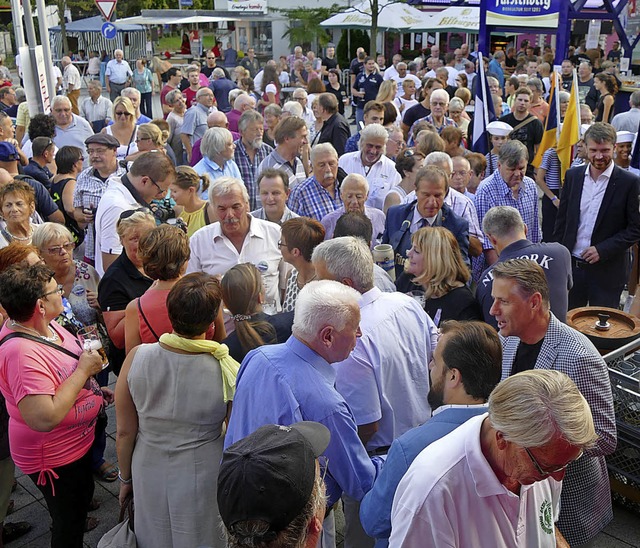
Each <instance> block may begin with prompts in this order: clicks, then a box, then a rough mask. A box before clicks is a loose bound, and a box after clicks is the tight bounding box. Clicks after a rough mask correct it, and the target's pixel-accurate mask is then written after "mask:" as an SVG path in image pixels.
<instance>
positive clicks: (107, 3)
mask: <svg viewBox="0 0 640 548" xmlns="http://www.w3.org/2000/svg"><path fill="white" fill-rule="evenodd" d="M117 3H118V0H96V6H98V9H99V10H100V13H101V14H102V17H104V18H105V21H111V16H112V15H113V12H114V10H115V9H116V4H117Z"/></svg>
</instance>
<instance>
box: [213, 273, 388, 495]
mask: <svg viewBox="0 0 640 548" xmlns="http://www.w3.org/2000/svg"><path fill="white" fill-rule="evenodd" d="M359 298H360V294H359V293H358V292H357V291H356V290H354V289H352V288H350V287H347V286H345V285H342V284H340V283H338V282H334V281H315V282H310V283H308V284H307V285H305V286H304V288H303V289H302V290H301V291H300V294H299V295H298V300H297V301H296V310H295V316H294V320H293V329H292V332H293V335H292V336H291V337H290V338H289V339H288V340H287V342H286V343H283V344H275V345H267V346H262V347H260V348H257V349H255V350H252V351H251V352H249V354H247V356H246V358H245V359H244V361H243V362H242V367H241V368H240V372H239V373H238V378H237V390H236V394H235V398H234V400H233V413H232V415H231V420H230V422H229V428H228V429H227V435H226V437H225V448H226V447H228V446H230V445H231V444H233V443H235V442H236V441H238V440H240V439H242V438H244V437H245V436H247V435H249V434H251V433H252V432H254V431H255V430H257V429H258V428H259V427H260V426H263V425H265V424H281V425H284V426H287V425H290V424H294V423H297V422H300V421H316V422H320V423H322V424H324V425H325V426H326V427H327V428H328V429H329V431H330V432H331V441H330V442H329V446H328V447H327V450H326V451H325V453H324V455H325V457H327V459H326V462H327V465H326V466H327V475H326V476H325V482H326V484H327V494H328V497H329V501H328V507H331V506H332V505H333V504H334V503H335V502H336V501H337V500H338V499H339V498H340V496H341V494H342V492H343V491H344V492H345V493H347V494H348V495H349V496H350V497H352V498H354V499H356V500H361V499H362V497H363V496H364V494H365V493H366V492H367V491H368V490H369V489H371V486H372V485H373V481H374V479H375V476H376V474H377V471H378V470H379V468H380V467H381V465H382V461H381V459H380V457H373V458H369V456H368V455H367V452H366V451H365V449H364V446H363V445H362V442H361V441H360V438H359V437H358V428H357V426H356V423H355V419H354V417H353V414H352V413H351V410H350V409H349V406H348V405H347V404H346V402H345V401H344V399H343V398H342V396H341V395H340V394H339V393H338V391H337V390H336V389H335V381H336V372H335V369H334V368H333V367H332V365H331V364H332V363H336V362H339V361H342V360H344V359H345V358H347V356H349V354H350V353H351V351H352V350H353V349H354V348H355V345H356V338H357V337H359V336H360V327H359V324H360V309H359V307H358V299H359Z"/></svg>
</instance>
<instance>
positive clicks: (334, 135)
mask: <svg viewBox="0 0 640 548" xmlns="http://www.w3.org/2000/svg"><path fill="white" fill-rule="evenodd" d="M317 101H318V106H317V107H316V118H318V119H319V120H322V129H321V130H320V132H319V133H318V134H317V136H316V137H315V138H314V140H313V142H312V145H316V144H319V143H331V144H332V145H333V148H335V149H336V152H337V153H338V156H342V155H343V154H344V147H345V145H346V144H347V139H348V138H349V137H350V136H351V129H350V128H349V122H347V119H346V118H345V117H344V116H342V114H340V113H339V112H338V100H337V99H336V96H335V95H334V94H333V93H321V94H320V95H318V99H317Z"/></svg>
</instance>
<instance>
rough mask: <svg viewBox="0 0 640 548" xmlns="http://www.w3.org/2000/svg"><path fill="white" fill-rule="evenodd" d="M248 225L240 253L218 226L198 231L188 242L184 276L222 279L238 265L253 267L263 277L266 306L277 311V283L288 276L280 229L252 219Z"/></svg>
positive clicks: (268, 222) (210, 226)
mask: <svg viewBox="0 0 640 548" xmlns="http://www.w3.org/2000/svg"><path fill="white" fill-rule="evenodd" d="M250 221H251V224H250V225H249V233H248V234H247V237H246V238H245V239H244V242H243V244H242V250H241V251H240V253H238V250H237V249H236V247H235V246H234V245H233V244H232V243H231V241H230V240H229V239H228V238H227V237H226V236H225V235H224V234H223V233H222V229H221V227H220V223H219V222H216V223H213V224H210V225H207V226H204V227H202V228H201V229H199V230H197V231H196V232H195V233H194V234H193V236H191V238H190V239H189V247H190V248H191V258H190V259H189V264H188V266H187V273H191V272H206V273H207V274H211V275H213V276H216V275H219V276H223V275H224V274H225V272H226V271H227V270H229V269H230V268H231V267H233V266H235V265H237V264H241V263H253V264H254V265H255V266H256V268H257V269H258V270H259V271H260V274H262V283H263V284H264V290H265V297H266V303H265V304H266V305H268V306H269V307H275V308H276V309H277V310H278V311H280V310H281V309H282V307H281V306H280V291H279V285H280V282H282V283H283V284H284V281H285V276H286V272H287V269H286V264H285V262H284V261H283V260H282V254H281V253H280V248H279V247H278V241H279V240H280V226H278V225H277V224H275V223H272V222H270V221H263V220H262V219H256V218H255V217H251V216H250ZM281 278H282V280H281ZM283 287H284V285H283Z"/></svg>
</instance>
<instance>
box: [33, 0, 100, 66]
mask: <svg viewBox="0 0 640 548" xmlns="http://www.w3.org/2000/svg"><path fill="white" fill-rule="evenodd" d="M32 3H33V2H32ZM47 4H48V5H50V6H56V7H57V8H58V17H59V18H60V35H61V37H62V51H63V53H64V55H66V54H67V52H68V51H69V40H68V39H67V28H66V21H65V19H64V10H65V9H69V10H71V13H72V14H82V17H91V16H93V15H97V14H98V8H97V7H96V4H95V2H93V1H92V0H53V1H52V2H47Z"/></svg>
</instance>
